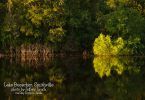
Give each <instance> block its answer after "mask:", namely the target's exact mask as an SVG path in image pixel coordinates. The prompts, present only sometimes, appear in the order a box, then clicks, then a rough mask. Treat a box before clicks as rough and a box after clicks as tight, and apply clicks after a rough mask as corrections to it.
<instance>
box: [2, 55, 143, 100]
mask: <svg viewBox="0 0 145 100" xmlns="http://www.w3.org/2000/svg"><path fill="white" fill-rule="evenodd" d="M0 84H1V85H0V100H145V58H143V57H119V58H115V57H95V58H89V59H82V57H63V58H61V57H56V58H29V59H26V58H11V59H10V58H1V59H0Z"/></svg>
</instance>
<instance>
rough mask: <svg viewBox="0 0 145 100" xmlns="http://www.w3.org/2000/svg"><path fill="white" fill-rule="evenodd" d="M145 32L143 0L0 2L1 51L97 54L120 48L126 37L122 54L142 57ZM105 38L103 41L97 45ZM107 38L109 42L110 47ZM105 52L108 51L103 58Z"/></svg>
mask: <svg viewBox="0 0 145 100" xmlns="http://www.w3.org/2000/svg"><path fill="white" fill-rule="evenodd" d="M144 33H145V1H144V0H1V1H0V48H1V52H10V51H16V48H17V47H21V46H22V45H26V47H24V48H29V47H28V46H29V45H36V46H37V44H39V45H47V46H48V47H49V48H50V47H51V50H52V49H53V51H54V52H68V53H69V52H77V53H81V52H83V51H87V52H90V53H93V51H95V50H97V51H99V50H101V49H102V50H106V49H104V48H108V47H107V46H108V44H111V45H110V46H112V45H113V46H114V48H115V46H116V44H115V41H117V39H119V38H122V42H123V44H124V46H123V47H122V48H119V49H117V50H120V51H122V50H123V49H124V48H125V50H124V51H123V53H121V54H123V55H124V54H133V55H135V54H141V55H142V54H144V53H145V52H144V49H145V45H144V44H145V35H144ZM102 34H103V35H104V38H103V39H102V42H100V43H96V44H95V42H94V41H97V40H96V39H98V38H99V37H100V35H102ZM105 37H110V39H109V41H110V42H109V41H108V40H106V39H105ZM105 41H108V42H105ZM102 44H104V45H106V47H105V46H103V45H102ZM99 45H102V46H99ZM31 47H32V46H31ZM93 47H94V48H93ZM98 47H99V48H101V49H99V48H98ZM109 48H112V47H109ZM116 48H117V46H116ZM30 49H33V48H30ZM110 50H112V49H110ZM113 50H115V49H113ZM106 52H108V49H107V51H104V52H103V54H104V53H106ZM114 52H119V51H114ZM94 53H95V52H94ZM95 54H97V53H95ZM98 54H100V55H101V54H102V51H101V53H100V52H99V53H98ZM117 54H118V53H117Z"/></svg>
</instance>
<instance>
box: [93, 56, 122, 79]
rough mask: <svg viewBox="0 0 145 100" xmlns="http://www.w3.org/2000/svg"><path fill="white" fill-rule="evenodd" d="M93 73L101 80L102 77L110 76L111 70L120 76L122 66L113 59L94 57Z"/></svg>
mask: <svg viewBox="0 0 145 100" xmlns="http://www.w3.org/2000/svg"><path fill="white" fill-rule="evenodd" d="M93 64H94V69H95V72H97V73H98V74H99V76H100V77H101V78H102V77H103V76H110V75H111V70H115V71H116V72H117V74H122V72H123V70H124V66H123V64H122V63H121V62H119V60H118V59H117V58H115V57H110V58H108V57H96V58H94V61H93Z"/></svg>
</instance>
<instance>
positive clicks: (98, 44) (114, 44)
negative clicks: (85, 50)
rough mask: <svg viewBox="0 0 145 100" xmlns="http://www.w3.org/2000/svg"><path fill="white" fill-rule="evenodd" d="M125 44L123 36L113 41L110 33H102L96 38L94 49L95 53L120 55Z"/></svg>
mask: <svg viewBox="0 0 145 100" xmlns="http://www.w3.org/2000/svg"><path fill="white" fill-rule="evenodd" d="M124 44H125V43H124V40H123V39H122V38H121V37H119V38H118V39H117V40H115V41H112V40H111V38H110V36H109V35H107V36H105V35H103V34H102V33H101V34H100V35H99V37H98V38H96V39H95V42H94V46H93V51H94V54H95V55H120V51H121V50H122V49H123V47H124Z"/></svg>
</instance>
